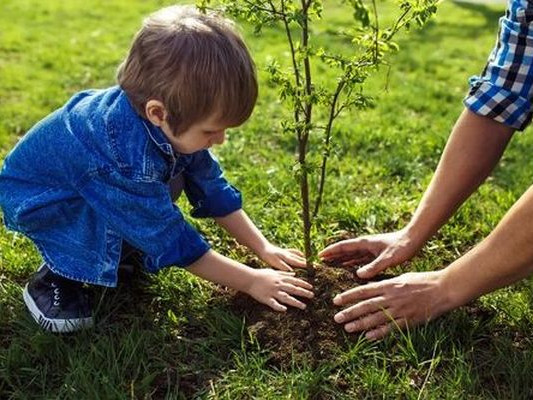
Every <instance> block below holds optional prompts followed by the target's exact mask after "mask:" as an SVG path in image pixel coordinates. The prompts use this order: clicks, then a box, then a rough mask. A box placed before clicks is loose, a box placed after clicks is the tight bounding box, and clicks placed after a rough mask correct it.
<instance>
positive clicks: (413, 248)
mask: <svg viewBox="0 0 533 400" xmlns="http://www.w3.org/2000/svg"><path fill="white" fill-rule="evenodd" d="M422 244H423V243H419V242H417V241H415V240H414V239H413V238H412V237H410V235H409V234H408V233H407V231H406V230H400V231H396V232H390V233H382V234H378V235H369V236H362V237H359V238H356V239H348V240H342V241H340V242H337V243H334V244H332V245H329V246H328V247H326V248H325V249H324V250H322V251H321V252H320V253H319V254H318V255H319V257H320V258H322V259H323V260H324V261H325V262H332V263H336V264H338V265H340V266H343V267H352V266H354V265H360V264H366V265H364V266H363V267H361V268H359V269H358V270H357V275H358V276H359V277H360V278H363V279H368V278H371V277H373V276H375V275H377V274H379V273H380V272H383V271H384V270H386V269H387V268H390V267H394V266H396V265H398V264H401V263H402V262H404V261H407V260H409V259H410V258H411V257H413V256H414V255H415V254H416V253H417V252H418V250H419V249H420V248H421V247H422Z"/></svg>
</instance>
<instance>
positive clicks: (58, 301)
mask: <svg viewBox="0 0 533 400" xmlns="http://www.w3.org/2000/svg"><path fill="white" fill-rule="evenodd" d="M51 286H52V287H53V288H54V306H55V307H58V306H59V305H60V304H61V289H60V288H59V286H57V283H55V282H52V283H51Z"/></svg>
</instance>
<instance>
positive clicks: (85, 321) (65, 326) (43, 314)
mask: <svg viewBox="0 0 533 400" xmlns="http://www.w3.org/2000/svg"><path fill="white" fill-rule="evenodd" d="M23 295H24V302H25V303H26V307H28V310H29V311H30V313H31V315H32V316H33V319H35V321H37V323H38V324H39V325H41V327H43V328H44V329H45V330H47V331H51V332H55V333H66V332H75V331H78V330H80V329H84V328H90V327H91V326H92V325H93V317H92V311H91V306H90V304H89V296H88V293H87V288H85V287H84V286H83V283H81V282H76V281H72V280H69V279H66V278H63V277H62V276H59V275H57V274H54V273H53V272H52V271H50V269H48V267H47V266H46V264H43V265H42V266H41V267H40V268H39V270H38V271H37V272H36V273H35V275H33V277H32V278H31V279H30V281H29V282H28V284H27V285H26V287H25V288H24V293H23Z"/></svg>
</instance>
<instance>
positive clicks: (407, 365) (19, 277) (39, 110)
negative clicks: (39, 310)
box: [0, 0, 533, 399]
mask: <svg viewBox="0 0 533 400" xmlns="http://www.w3.org/2000/svg"><path fill="white" fill-rule="evenodd" d="M325 3H327V4H326V6H328V5H329V4H333V3H334V2H333V1H332V2H330V1H329V0H327V1H325ZM166 4H171V3H170V2H168V1H126V0H113V1H103V0H86V1H69V2H59V1H54V0H41V1H36V0H3V1H2V3H1V5H0V27H1V30H0V157H1V158H3V157H4V156H5V154H6V153H7V152H8V151H9V149H10V148H11V147H12V146H13V145H14V143H16V142H17V140H18V139H19V138H20V137H21V136H22V135H23V134H24V132H26V131H27V130H28V129H29V128H30V127H31V126H32V125H33V124H34V123H36V122H37V121H38V120H39V119H40V118H42V117H43V116H45V115H46V114H48V113H49V112H50V111H52V110H53V109H55V108H57V107H59V106H60V105H62V104H63V103H64V102H65V101H66V100H67V99H68V98H69V97H70V96H71V95H72V94H73V93H75V92H76V91H78V90H81V89H85V88H88V87H106V86H109V85H112V84H114V74H115V70H116V67H117V65H118V64H119V62H120V61H121V59H122V58H123V57H124V55H125V53H126V51H127V48H128V45H129V43H130V40H131V38H132V34H133V32H135V31H136V29H137V28H138V26H139V25H140V21H141V19H142V17H143V16H144V15H146V14H147V13H149V12H151V11H153V10H155V9H157V8H159V7H161V6H162V5H166ZM378 6H382V4H381V2H378ZM329 7H330V8H327V7H326V17H327V18H331V19H333V20H335V23H338V24H343V23H347V21H348V19H346V18H345V17H344V15H343V14H342V13H339V12H336V10H335V7H334V6H329ZM388 8H390V7H387V9H388ZM503 10H504V7H503V5H501V4H490V5H482V4H472V3H463V2H460V3H459V2H445V3H443V4H441V6H440V7H439V11H438V13H437V16H436V17H435V18H433V19H432V20H431V21H430V22H429V24H428V25H427V26H426V27H425V28H424V29H423V30H416V29H414V30H412V31H411V32H410V33H409V34H403V35H402V36H400V37H399V40H398V42H399V45H400V51H399V53H398V54H396V55H394V56H393V57H392V58H391V66H390V68H386V67H383V68H382V69H381V70H380V71H379V72H378V73H377V74H376V76H375V77H374V78H373V79H372V80H371V81H370V82H369V84H368V86H367V92H368V93H372V94H373V95H374V96H375V97H376V98H377V102H376V107H375V108H373V109H369V110H366V111H364V112H357V113H356V112H353V113H351V114H349V115H345V116H344V118H343V119H342V120H340V121H339V123H338V124H337V127H336V128H335V152H334V157H332V158H331V160H330V165H331V167H330V171H331V173H330V177H329V180H328V182H327V189H326V194H325V198H324V206H323V209H322V215H321V216H320V218H319V220H318V221H317V231H316V243H315V245H316V247H317V248H322V247H323V246H324V245H325V244H326V243H329V242H331V240H332V239H334V238H335V237H339V236H340V235H345V234H346V233H349V234H350V235H353V236H357V235H362V234H368V233H377V232H382V231H387V230H391V229H396V228H400V227H402V226H403V225H404V224H405V223H406V221H408V219H409V216H410V215H411V213H412V212H413V211H414V209H415V207H416V205H417V202H418V200H419V199H420V198H421V196H422V193H423V190H424V188H425V187H426V186H427V184H428V183H429V180H430V178H431V176H432V172H433V170H434V168H435V166H436V164H437V162H438V159H439V156H440V154H441V151H442V148H443V146H444V144H445V142H446V138H447V136H448V134H449V132H450V129H451V127H452V126H453V123H454V121H455V119H456V118H457V116H458V115H459V113H460V112H461V109H462V104H461V100H462V98H463V96H464V94H465V92H466V90H467V87H468V86H467V78H468V77H469V76H471V75H473V74H477V73H479V72H480V71H481V69H482V67H483V65H484V62H485V60H486V57H487V55H488V53H489V51H490V49H491V47H492V45H493V42H494V38H495V34H496V29H497V20H498V17H499V16H500V15H501V14H502V13H503ZM386 12H388V11H386ZM242 30H243V33H244V36H245V38H246V40H247V42H248V44H249V46H250V49H251V51H252V53H253V56H254V58H255V60H256V63H257V65H258V70H259V76H260V88H261V90H260V98H259V102H258V105H257V108H256V110H255V112H254V114H253V116H252V118H251V119H250V120H249V121H248V122H247V123H246V124H245V125H244V126H243V127H241V128H238V129H233V130H232V131H231V132H230V133H229V140H228V141H227V143H226V144H224V145H223V146H221V147H220V148H217V149H216V150H215V152H216V154H217V156H218V157H219V159H220V161H221V163H222V164H223V166H224V168H225V171H226V175H227V177H228V179H229V180H230V181H231V182H232V183H233V184H234V185H235V186H237V187H238V188H239V189H240V190H241V191H242V193H243V197H244V202H245V210H246V211H247V212H248V213H249V215H250V216H251V217H252V219H253V220H254V221H255V222H256V223H257V225H258V226H260V227H261V229H262V230H263V231H264V233H265V234H266V236H267V237H268V238H269V239H271V240H272V241H274V242H276V243H279V244H283V245H286V246H291V247H292V246H296V247H300V248H301V247H302V243H301V234H300V222H299V216H298V213H299V208H298V204H297V203H296V202H295V201H294V198H295V197H296V196H297V193H298V188H297V184H296V181H295V179H294V177H293V173H292V166H293V165H294V162H295V159H294V147H295V143H294V140H293V139H292V138H289V137H286V136H283V134H282V132H281V128H280V126H279V123H278V119H277V117H278V116H279V114H280V112H281V110H282V106H281V105H280V104H279V102H278V100H277V96H276V91H275V89H274V88H272V87H270V86H269V85H268V83H267V79H266V76H267V75H266V72H265V71H264V67H265V65H266V62H267V60H268V59H269V57H271V56H279V57H282V58H283V57H285V56H286V53H284V52H285V51H286V50H285V48H284V45H283V39H282V34H281V33H280V32H278V31H276V30H274V29H266V30H265V32H264V33H263V35H262V36H255V35H254V34H253V33H252V31H251V29H249V27H247V26H246V25H242ZM315 34H316V35H327V29H326V27H324V26H322V27H319V28H317V30H316V32H315ZM323 77H325V78H327V77H328V71H324V72H323ZM331 79H333V76H331ZM528 131H529V129H528V130H527V131H526V133H525V134H519V135H515V138H514V139H513V140H512V142H511V144H510V146H509V148H508V150H507V152H506V154H505V155H504V157H503V160H502V162H501V163H500V165H499V166H498V168H497V169H496V170H495V172H494V173H493V175H492V176H491V177H490V178H489V179H488V181H487V182H486V183H485V184H484V185H483V186H482V187H481V188H480V190H479V191H478V192H477V193H476V194H475V195H473V196H472V197H471V199H470V200H469V201H468V202H467V203H465V205H464V206H463V207H462V208H461V209H460V210H459V211H458V213H457V214H456V215H455V216H454V217H453V219H452V220H451V221H450V222H449V223H448V224H447V225H446V226H445V227H443V228H442V229H441V231H440V232H439V233H438V234H437V235H436V236H435V237H434V238H433V239H432V240H431V241H430V242H429V243H428V244H427V245H426V247H425V248H424V250H423V251H422V252H421V253H420V254H419V255H418V256H417V257H416V258H415V259H414V260H413V261H412V262H411V263H410V264H409V265H408V266H403V267H401V268H397V269H395V270H394V271H393V272H394V273H400V272H402V271H404V270H407V269H410V270H418V271H424V270H432V269H436V268H441V267H444V266H446V265H448V264H449V263H450V262H451V261H452V260H454V259H455V258H456V257H458V255H460V254H462V253H464V252H465V251H466V250H467V249H469V248H470V247H471V246H473V245H474V244H475V243H477V242H478V241H479V240H480V239H481V238H483V237H484V236H485V235H487V233H488V232H490V231H491V229H492V228H493V227H494V226H495V225H496V223H497V222H498V221H499V220H500V218H501V217H502V216H503V214H504V213H505V211H506V210H507V209H508V208H509V207H510V206H511V205H512V204H513V202H514V201H516V199H518V197H519V196H520V195H521V193H522V192H524V191H525V189H526V188H527V187H528V186H529V184H530V181H531V175H532V173H531V171H533V158H531V157H529V155H530V149H531V146H532V145H533V143H532V141H533V138H532V136H531V134H530V133H529V132H528ZM35 168H39V166H38V165H36V166H35ZM180 205H182V206H183V208H184V209H186V210H187V209H188V206H187V204H186V203H185V202H184V201H183V199H181V200H180ZM193 222H194V223H195V224H196V226H197V227H198V228H199V229H200V230H201V231H202V232H204V233H205V235H206V236H207V237H208V238H209V239H210V242H211V244H212V245H213V247H214V248H215V249H216V250H218V251H220V252H221V253H223V254H225V255H228V256H231V257H234V258H236V259H238V260H240V261H242V262H245V263H246V262H252V261H253V262H255V261H256V260H255V259H254V257H252V256H251V255H249V254H247V253H246V252H245V251H244V250H243V249H242V248H240V247H239V246H236V245H235V243H234V242H233V241H232V240H231V239H230V238H228V237H227V236H225V235H224V234H223V233H222V232H221V231H220V230H219V229H218V228H217V227H216V226H215V225H214V224H213V223H212V222H211V221H203V220H202V221H193ZM39 263H40V258H39V255H38V253H37V252H36V250H35V248H34V247H33V246H32V245H31V243H30V242H29V241H27V240H26V239H24V238H23V237H21V236H19V235H15V234H13V233H10V232H7V231H6V230H5V229H4V228H1V229H0V398H1V399H9V398H13V399H33V398H35V399H43V398H46V399H55V398H66V399H67V398H68V399H70V398H78V399H125V398H132V399H137V398H146V399H150V398H154V399H161V398H169V399H174V398H192V397H199V398H209V399H219V398H223V399H241V398H242V399H251V398H254V399H255V398H257V399H277V398H290V399H308V398H317V399H327V398H331V399H344V398H346V399H348V398H350V399H353V398H417V399H418V398H435V399H441V398H454V399H457V398H494V399H503V398H505V399H508V398H517V399H518V398H531V397H532V396H533V392H531V388H532V387H533V375H532V373H531V371H532V370H533V343H532V340H531V338H530V332H532V330H533V313H532V311H531V302H532V295H533V285H532V283H533V281H530V280H526V281H524V282H521V283H520V284H518V285H515V286H513V287H510V288H508V289H504V290H499V291H497V292H495V293H493V294H491V295H487V296H484V297H483V298H481V299H480V300H478V301H476V302H474V303H472V304H470V305H468V306H466V307H463V308H462V309H459V310H457V311H454V312H452V313H450V314H448V315H446V316H444V317H441V318H439V319H438V320H436V321H434V322H432V323H431V324H428V325H427V326H422V327H419V328H416V329H412V330H411V331H410V332H406V333H404V334H396V335H395V336H393V337H390V338H387V339H385V340H383V341H380V342H377V343H373V342H369V341H367V340H365V339H364V338H363V337H361V338H359V339H358V340H357V338H356V340H355V341H354V343H353V345H352V346H351V347H350V348H348V349H346V351H343V352H342V353H339V354H338V355H337V356H336V357H335V358H334V360H332V361H328V362H324V363H322V364H321V365H319V366H316V365H309V364H306V363H299V362H296V361H295V362H294V363H293V364H292V365H290V366H286V367H284V368H277V367H275V366H272V365H271V363H269V352H270V349H269V348H266V347H264V346H262V345H261V343H259V342H258V341H257V340H256V339H255V338H254V336H253V334H251V333H250V332H248V330H247V329H246V324H245V321H243V319H242V316H241V315H238V314H236V313H234V312H232V311H231V309H230V308H229V307H228V306H227V304H226V303H225V302H224V301H222V300H220V298H219V294H218V292H217V290H216V288H214V286H212V285H210V284H207V283H204V282H201V281H199V280H198V279H196V278H194V277H192V276H191V275H188V274H187V273H186V272H184V271H183V270H179V269H177V268H171V269H168V270H166V271H164V272H163V273H161V274H159V275H157V276H152V275H141V276H136V277H135V278H134V279H133V281H132V282H125V283H122V284H120V285H119V287H118V288H117V289H107V290H97V291H95V294H96V299H97V304H96V305H97V307H96V308H97V310H96V316H97V325H96V327H95V329H93V330H91V331H87V332H82V333H80V334H78V335H72V336H56V335H52V334H49V333H45V332H42V331H40V330H39V329H38V328H37V326H36V324H35V323H34V322H33V320H32V319H31V317H30V316H29V314H28V313H27V312H26V310H25V307H24V304H23V301H22V288H23V286H24V284H25V282H26V280H27V279H28V277H29V276H30V275H31V274H32V273H33V271H34V270H35V269H36V268H37V267H38V265H39ZM335 294H336V293H331V295H332V297H333V296H334V295H335ZM331 314H332V317H333V314H334V309H333V308H332V313H331ZM332 323H333V322H332Z"/></svg>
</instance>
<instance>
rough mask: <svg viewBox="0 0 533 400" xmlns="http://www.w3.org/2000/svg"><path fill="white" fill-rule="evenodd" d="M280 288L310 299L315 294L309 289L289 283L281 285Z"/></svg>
mask: <svg viewBox="0 0 533 400" xmlns="http://www.w3.org/2000/svg"><path fill="white" fill-rule="evenodd" d="M282 289H283V290H284V291H285V292H287V293H290V294H293V295H295V296H300V297H306V298H308V299H312V298H313V297H315V294H314V293H313V292H311V291H310V290H307V289H304V288H302V287H298V286H294V285H291V284H287V285H285V286H282Z"/></svg>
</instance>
